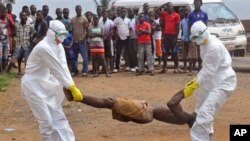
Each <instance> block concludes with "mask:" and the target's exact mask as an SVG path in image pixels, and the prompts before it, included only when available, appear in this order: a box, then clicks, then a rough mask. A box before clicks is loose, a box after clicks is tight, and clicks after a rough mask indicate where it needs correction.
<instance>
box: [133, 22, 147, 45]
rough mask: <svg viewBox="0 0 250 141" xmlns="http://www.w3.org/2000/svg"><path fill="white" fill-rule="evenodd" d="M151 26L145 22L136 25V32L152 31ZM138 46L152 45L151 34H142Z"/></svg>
mask: <svg viewBox="0 0 250 141" xmlns="http://www.w3.org/2000/svg"><path fill="white" fill-rule="evenodd" d="M150 29H151V26H150V24H149V23H147V22H143V24H137V25H136V31H139V30H150ZM137 41H138V44H150V43H151V37H150V34H141V35H138V36H137Z"/></svg>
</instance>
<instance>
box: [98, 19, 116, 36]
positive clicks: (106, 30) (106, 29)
mask: <svg viewBox="0 0 250 141" xmlns="http://www.w3.org/2000/svg"><path fill="white" fill-rule="evenodd" d="M98 25H99V26H100V27H101V28H102V29H103V34H104V37H106V36H108V35H109V34H110V32H112V28H113V27H114V22H113V21H112V20H110V19H107V20H106V22H105V23H104V21H103V19H101V18H100V20H99V23H98ZM109 39H111V37H110V38H109Z"/></svg>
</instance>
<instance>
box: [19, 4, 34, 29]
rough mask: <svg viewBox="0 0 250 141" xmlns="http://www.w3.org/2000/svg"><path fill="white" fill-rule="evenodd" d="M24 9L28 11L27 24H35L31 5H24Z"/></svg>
mask: <svg viewBox="0 0 250 141" xmlns="http://www.w3.org/2000/svg"><path fill="white" fill-rule="evenodd" d="M22 11H24V12H25V13H26V15H27V22H26V24H30V25H32V26H34V24H35V21H33V19H32V18H30V9H29V7H28V6H27V5H24V6H23V8H22Z"/></svg>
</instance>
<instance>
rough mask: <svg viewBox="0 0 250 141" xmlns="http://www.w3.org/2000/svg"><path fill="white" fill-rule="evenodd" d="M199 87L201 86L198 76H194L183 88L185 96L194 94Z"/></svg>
mask: <svg viewBox="0 0 250 141" xmlns="http://www.w3.org/2000/svg"><path fill="white" fill-rule="evenodd" d="M198 88H199V84H198V82H197V79H196V78H194V79H193V80H191V81H189V82H188V83H186V85H185V87H184V89H183V93H184V98H187V97H189V96H191V95H193V93H194V91H195V90H196V89H198Z"/></svg>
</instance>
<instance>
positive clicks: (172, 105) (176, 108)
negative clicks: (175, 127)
mask: <svg viewBox="0 0 250 141" xmlns="http://www.w3.org/2000/svg"><path fill="white" fill-rule="evenodd" d="M183 99H184V94H183V90H181V91H179V92H178V93H176V94H175V95H174V96H173V97H172V98H171V99H170V101H169V102H168V103H167V106H168V107H169V109H170V110H171V111H172V112H173V113H174V114H175V116H176V117H177V118H179V120H181V121H184V122H186V123H187V124H188V125H189V127H190V128H191V127H192V125H193V123H194V121H195V118H196V114H189V113H187V112H185V111H183V109H182V107H181V105H180V102H181V101H182V100H183Z"/></svg>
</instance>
